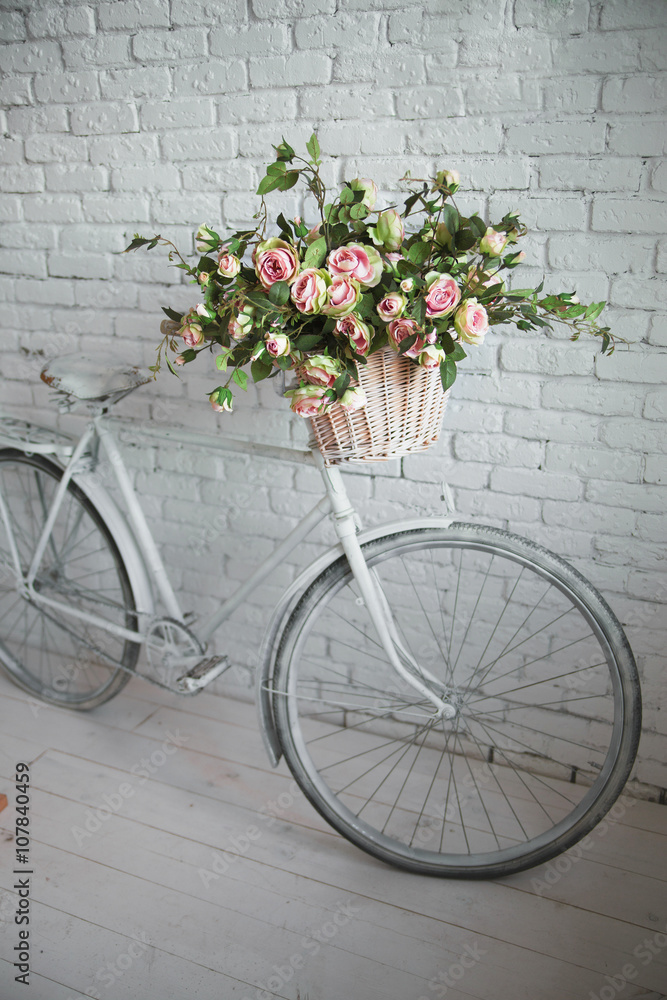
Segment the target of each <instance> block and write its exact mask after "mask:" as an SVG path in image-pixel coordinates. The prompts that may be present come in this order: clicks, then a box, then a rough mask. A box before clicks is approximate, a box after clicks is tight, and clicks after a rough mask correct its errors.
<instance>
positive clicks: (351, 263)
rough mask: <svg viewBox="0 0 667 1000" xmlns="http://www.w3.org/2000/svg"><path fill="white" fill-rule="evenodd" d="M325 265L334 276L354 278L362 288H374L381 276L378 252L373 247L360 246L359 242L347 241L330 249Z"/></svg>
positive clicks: (380, 261) (380, 260) (380, 262)
mask: <svg viewBox="0 0 667 1000" xmlns="http://www.w3.org/2000/svg"><path fill="white" fill-rule="evenodd" d="M327 267H328V268H329V271H330V272H331V274H333V275H334V277H336V276H338V275H345V276H346V277H348V278H354V279H355V280H356V281H358V282H359V284H360V285H363V286H364V288H374V287H375V285H377V283H378V282H379V280H380V278H381V276H382V258H381V257H380V254H379V253H378V252H377V250H375V249H373V247H368V246H362V245H361V244H360V243H349V244H348V245H347V246H344V247H338V249H337V250H332V251H331V253H330V254H329V259H328V260H327Z"/></svg>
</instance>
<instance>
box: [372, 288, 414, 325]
mask: <svg viewBox="0 0 667 1000" xmlns="http://www.w3.org/2000/svg"><path fill="white" fill-rule="evenodd" d="M407 303H408V300H407V299H406V297H405V295H402V294H401V292H389V294H388V295H385V297H384V298H383V299H382V300H381V301H380V302H378V304H377V306H376V309H377V314H378V316H379V317H380V319H381V320H384V322H385V323H389V321H390V320H392V319H397V318H398V317H399V316H400V315H401V313H402V312H403V310H404V309H405V307H406V305H407Z"/></svg>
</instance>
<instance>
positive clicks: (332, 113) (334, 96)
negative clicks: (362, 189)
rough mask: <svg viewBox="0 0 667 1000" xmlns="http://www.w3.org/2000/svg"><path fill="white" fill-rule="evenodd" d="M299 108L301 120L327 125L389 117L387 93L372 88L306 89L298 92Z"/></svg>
mask: <svg viewBox="0 0 667 1000" xmlns="http://www.w3.org/2000/svg"><path fill="white" fill-rule="evenodd" d="M299 108H300V112H301V116H302V117H303V118H312V119H316V120H321V121H329V120H332V119H333V120H337V119H340V118H351V117H352V115H354V116H355V117H356V118H363V119H364V120H367V118H368V117H369V116H373V117H382V116H385V115H387V116H390V117H391V116H392V115H393V98H392V95H391V92H390V91H389V90H378V89H377V88H376V87H368V86H360V87H354V86H337V85H332V86H330V87H316V88H307V87H306V88H304V89H303V90H301V91H300V92H299ZM364 176H365V175H364Z"/></svg>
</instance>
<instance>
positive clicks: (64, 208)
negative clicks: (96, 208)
mask: <svg viewBox="0 0 667 1000" xmlns="http://www.w3.org/2000/svg"><path fill="white" fill-rule="evenodd" d="M23 211H24V215H25V219H26V222H63V223H70V222H79V221H80V220H81V219H82V218H83V213H82V210H81V199H80V198H79V197H78V196H77V195H71V194H42V195H38V196H35V197H32V198H26V199H25V202H24V207H23Z"/></svg>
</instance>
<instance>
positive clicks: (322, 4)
mask: <svg viewBox="0 0 667 1000" xmlns="http://www.w3.org/2000/svg"><path fill="white" fill-rule="evenodd" d="M336 7H337V4H336V0H252V10H253V13H254V15H255V17H261V18H264V17H266V18H270V19H271V20H272V21H275V20H276V19H277V18H289V19H290V20H292V19H295V18H302V17H312V16H313V15H314V14H335V13H336Z"/></svg>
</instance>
